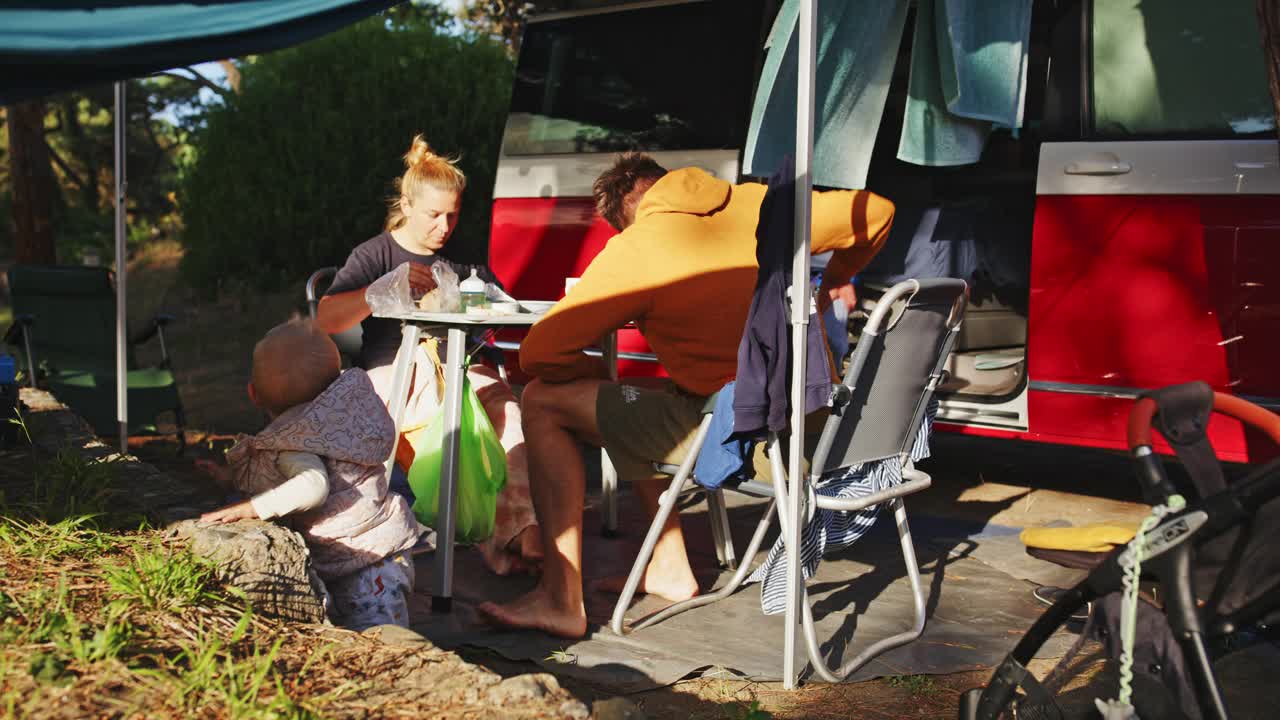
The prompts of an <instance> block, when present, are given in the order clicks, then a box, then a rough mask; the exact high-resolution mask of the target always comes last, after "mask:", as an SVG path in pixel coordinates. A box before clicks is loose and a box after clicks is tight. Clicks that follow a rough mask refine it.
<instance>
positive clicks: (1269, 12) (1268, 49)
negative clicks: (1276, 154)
mask: <svg viewBox="0 0 1280 720" xmlns="http://www.w3.org/2000/svg"><path fill="white" fill-rule="evenodd" d="M1257 1H1258V5H1257V8H1258V27H1259V28H1260V29H1261V30H1262V56H1263V58H1264V59H1265V60H1266V62H1267V77H1268V78H1269V79H1270V85H1271V102H1272V103H1273V104H1274V105H1275V108H1276V121H1277V130H1280V0H1257Z"/></svg>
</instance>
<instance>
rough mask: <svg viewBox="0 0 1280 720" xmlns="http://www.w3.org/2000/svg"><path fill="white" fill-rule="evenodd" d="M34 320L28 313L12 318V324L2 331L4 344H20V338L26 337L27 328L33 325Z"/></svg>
mask: <svg viewBox="0 0 1280 720" xmlns="http://www.w3.org/2000/svg"><path fill="white" fill-rule="evenodd" d="M35 321H36V318H35V316H34V315H31V314H29V313H23V314H21V315H14V316H13V324H12V325H10V326H9V328H8V329H7V330H5V331H4V342H5V344H6V345H17V344H18V343H20V342H22V336H23V335H27V334H28V333H27V328H29V327H31V325H32V324H33V323H35Z"/></svg>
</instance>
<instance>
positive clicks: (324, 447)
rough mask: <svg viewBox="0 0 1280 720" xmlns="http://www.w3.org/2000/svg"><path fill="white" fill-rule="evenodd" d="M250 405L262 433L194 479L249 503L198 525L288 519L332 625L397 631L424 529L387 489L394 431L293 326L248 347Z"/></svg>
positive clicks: (316, 341) (358, 374)
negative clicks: (264, 422) (261, 414)
mask: <svg viewBox="0 0 1280 720" xmlns="http://www.w3.org/2000/svg"><path fill="white" fill-rule="evenodd" d="M249 399H250V400H251V401H252V402H253V403H254V404H255V405H257V406H258V407H260V408H262V409H263V410H264V411H266V413H267V414H268V415H269V416H270V417H271V422H270V424H269V425H268V426H267V427H266V429H265V430H263V431H262V432H260V433H258V434H257V435H253V436H247V435H243V436H241V437H240V438H238V440H237V442H236V444H235V446H234V447H232V448H231V450H230V451H228V452H227V462H228V466H227V467H218V466H214V465H212V464H211V463H205V464H203V465H202V469H204V470H205V471H206V472H210V474H213V475H214V476H215V478H217V479H219V480H221V481H222V482H224V483H225V484H227V485H230V486H231V487H234V488H235V489H236V490H239V491H240V492H242V493H245V494H247V495H249V496H250V498H249V499H248V500H245V501H243V502H239V503H235V504H232V505H228V506H227V507H224V508H222V509H220V510H216V511H214V512H210V513H205V514H204V515H203V516H201V518H200V519H201V520H202V521H204V522H234V521H236V520H240V519H242V518H261V519H263V520H270V519H273V518H279V517H288V518H290V520H291V521H292V525H293V527H294V528H295V529H296V530H298V531H299V532H300V533H301V534H302V536H303V538H304V539H305V540H306V543H307V547H308V548H309V549H310V551H311V558H312V560H313V562H314V563H315V567H316V571H317V572H318V573H319V575H320V577H321V579H323V580H324V582H325V585H326V586H327V588H328V590H329V594H330V596H331V600H332V606H331V608H330V612H331V615H332V616H333V618H334V620H335V621H337V622H339V623H340V624H343V625H346V626H347V627H351V628H354V629H357V630H363V629H365V628H368V627H372V626H374V625H381V624H395V625H401V626H407V625H408V623H409V611H408V595H409V593H410V592H412V590H413V559H412V557H411V556H410V554H409V548H411V547H413V545H414V544H415V542H416V541H417V539H418V535H419V533H420V532H421V529H422V528H421V526H419V525H418V522H417V520H416V519H415V518H414V516H413V512H412V510H411V509H410V507H409V503H408V502H407V501H406V500H405V499H404V498H403V497H401V496H400V495H397V494H396V493H393V492H390V490H389V489H388V485H387V475H386V472H385V466H384V463H385V462H386V460H387V458H388V457H390V456H391V451H392V448H393V446H394V443H395V426H394V424H393V423H392V421H391V416H390V415H388V414H387V410H386V407H385V406H384V405H383V404H382V401H381V400H380V399H379V398H378V395H377V394H376V393H375V392H374V389H373V384H372V383H371V382H370V381H369V377H368V376H367V375H366V374H365V372H364V371H363V370H360V369H358V368H356V369H351V370H347V371H346V372H342V370H341V361H340V360H339V358H338V348H337V347H336V346H335V345H334V344H333V341H332V340H330V339H329V336H328V335H326V334H324V333H323V332H321V331H320V330H319V329H318V328H316V327H315V326H314V325H313V324H312V323H311V321H309V320H303V321H297V320H295V321H292V322H287V323H284V324H282V325H278V326H276V327H275V328H273V329H272V330H271V331H270V332H268V333H267V334H266V336H265V337H263V338H262V340H261V341H259V342H258V344H257V345H256V346H255V347H254V349H253V375H252V380H251V381H250V382H249Z"/></svg>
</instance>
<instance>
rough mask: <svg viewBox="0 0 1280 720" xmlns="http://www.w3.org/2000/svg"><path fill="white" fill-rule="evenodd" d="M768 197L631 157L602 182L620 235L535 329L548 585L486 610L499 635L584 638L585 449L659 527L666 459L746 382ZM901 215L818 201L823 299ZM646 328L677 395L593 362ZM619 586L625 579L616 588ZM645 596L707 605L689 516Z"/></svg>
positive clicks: (529, 361) (528, 391) (527, 355)
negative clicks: (604, 344)
mask: <svg viewBox="0 0 1280 720" xmlns="http://www.w3.org/2000/svg"><path fill="white" fill-rule="evenodd" d="M765 190H766V188H765V186H764V185H760V184H754V183H747V184H742V185H731V184H730V183H728V182H726V181H724V180H720V179H718V178H715V177H713V176H712V175H710V174H708V173H707V172H705V171H703V170H700V169H698V168H684V169H680V170H675V171H673V172H667V171H666V170H665V169H663V168H662V167H661V166H659V165H658V164H657V163H656V162H654V160H653V159H652V158H650V157H648V156H646V155H641V154H626V155H623V156H621V157H620V158H619V160H618V162H617V164H616V165H615V166H614V167H613V168H611V169H610V170H608V171H606V172H605V173H604V174H603V175H601V176H600V178H599V179H597V180H596V183H595V187H594V188H593V195H594V196H595V200H596V208H597V210H598V211H599V212H600V214H601V215H602V216H603V217H604V219H605V220H606V221H608V222H609V224H610V225H612V226H613V227H615V228H617V229H618V230H619V231H620V232H619V234H618V235H616V236H615V237H613V238H612V239H611V240H610V241H609V243H608V245H606V246H605V248H604V250H602V251H601V252H600V254H599V255H597V256H596V258H595V259H594V260H593V261H592V262H591V265H590V266H589V267H588V268H587V269H586V271H585V272H583V274H582V278H581V279H580V280H579V281H578V283H577V284H576V285H574V287H573V290H572V292H570V293H569V294H567V295H566V296H565V298H564V299H563V300H561V301H560V302H559V303H556V305H555V307H554V308H552V309H551V311H550V312H549V313H547V316H546V317H544V318H543V319H542V320H541V321H539V322H538V323H537V324H536V325H534V326H533V328H532V329H531V330H530V331H529V335H528V337H526V338H525V341H524V343H522V345H521V348H520V365H521V367H522V368H523V369H524V370H525V372H527V373H529V374H531V375H533V376H534V377H535V378H536V379H535V380H534V381H533V382H532V383H530V384H529V385H528V386H527V387H526V388H525V391H524V395H523V398H522V405H523V413H524V433H525V442H526V444H527V448H528V454H529V463H530V467H529V475H530V484H531V487H532V491H533V501H534V510H535V511H536V512H537V516H538V522H539V524H540V525H541V527H542V533H543V547H544V548H545V551H544V552H545V557H544V560H543V572H542V578H541V580H540V581H539V584H538V587H537V588H535V589H534V590H533V591H531V592H530V593H528V594H527V595H525V596H523V597H521V598H518V599H516V600H514V601H512V602H510V603H506V604H497V603H485V604H484V605H481V606H480V611H481V612H482V613H483V614H484V615H485V616H487V617H488V618H489V620H490V621H491V622H494V623H495V624H498V625H504V626H510V627H524V628H536V629H539V630H543V631H545V632H548V633H551V634H553V635H559V636H562V637H568V638H577V637H581V636H582V635H583V634H585V633H586V628H587V616H586V611H585V607H584V604H583V589H582V511H583V504H584V500H585V498H584V495H585V488H586V473H585V468H584V467H583V465H582V461H581V455H580V454H579V452H578V449H577V448H578V442H587V443H591V444H592V445H595V446H597V447H603V448H605V449H606V450H607V451H608V452H609V458H610V459H611V460H612V461H613V464H614V467H615V468H616V469H617V472H618V477H619V479H620V480H622V481H623V482H630V483H632V484H633V486H634V487H635V489H636V493H637V495H639V497H640V498H641V500H642V502H643V503H644V505H645V509H646V511H648V512H649V513H650V516H652V514H653V513H654V512H656V510H657V507H658V496H659V495H660V494H661V492H662V490H663V489H664V481H663V480H662V479H661V478H659V477H656V476H655V475H654V473H653V467H652V463H653V462H655V461H659V462H668V463H678V462H680V460H681V459H683V457H684V455H685V454H686V452H687V448H688V446H689V445H690V444H691V443H692V440H693V434H694V430H695V429H696V428H697V426H698V424H699V422H700V421H701V417H702V408H703V405H704V404H705V402H706V399H707V397H708V396H710V395H712V394H713V393H715V392H716V391H717V390H719V389H720V388H721V387H723V386H724V385H725V384H726V383H728V382H729V381H731V380H733V379H734V376H735V373H736V370H737V357H738V344H739V342H740V341H741V339H742V333H743V326H744V324H745V322H746V318H747V311H748V309H749V307H750V305H751V296H752V292H753V290H754V288H755V283H756V274H757V270H758V267H757V265H756V224H757V221H758V220H759V216H760V204H761V201H762V200H763V199H764V195H765ZM892 220H893V204H892V203H890V202H889V201H888V200H885V199H884V198H881V197H879V196H877V195H874V194H872V193H869V192H865V191H832V192H822V193H814V196H813V231H812V251H813V252H814V253H820V252H826V251H829V250H830V251H834V253H833V255H832V257H831V261H830V263H829V264H828V265H827V270H826V273H825V274H824V288H823V292H822V293H821V294H820V295H819V297H820V298H822V299H823V300H824V301H826V299H827V298H829V297H833V296H837V295H838V294H839V290H840V288H842V286H844V285H845V284H847V283H848V280H849V278H850V277H852V276H853V274H854V273H855V272H857V271H858V270H859V269H861V268H862V267H863V266H864V265H866V264H867V262H868V261H870V259H871V258H872V256H874V255H875V253H876V252H877V251H878V250H879V249H880V246H881V245H882V244H883V243H884V240H885V238H886V237H887V236H888V234H889V225H890V223H891V222H892ZM629 322H634V323H635V324H636V325H637V326H638V327H639V328H640V331H641V332H642V333H644V336H645V338H646V339H647V340H648V342H649V345H650V347H652V348H653V350H654V352H655V353H656V354H657V356H658V360H659V361H660V362H661V363H662V364H663V366H664V367H665V368H666V370H667V373H668V375H669V376H670V379H671V387H670V388H669V389H668V390H657V389H646V388H640V387H634V386H631V385H621V384H617V383H613V382H610V381H609V380H608V379H607V378H608V374H607V373H606V371H605V368H604V366H603V364H602V363H601V361H600V360H599V359H598V358H592V357H590V356H588V355H586V354H585V353H584V352H583V351H584V350H585V349H586V348H589V347H591V346H593V345H595V344H596V343H597V342H599V340H600V338H602V337H604V336H605V335H606V334H608V333H610V332H612V331H614V330H617V329H618V328H621V327H623V326H624V325H626V324H627V323H629ZM612 584H614V585H616V586H617V587H619V588H620V586H621V582H620V581H613V583H612ZM640 589H641V590H642V591H644V592H646V593H654V594H657V595H660V596H662V597H665V598H667V599H669V600H673V601H675V600H683V599H685V598H689V597H692V596H694V595H696V594H697V592H698V584H697V581H696V579H695V578H694V575H693V571H692V569H691V568H690V567H689V558H688V555H687V554H686V552H685V546H684V538H683V535H682V534H681V530H680V520H679V517H678V516H677V514H672V516H671V519H670V520H669V521H668V522H667V525H666V526H665V527H664V528H663V532H662V535H661V537H660V539H659V541H658V544H657V547H656V548H655V549H654V553H653V559H652V560H651V561H650V563H649V566H648V570H647V572H646V574H645V578H644V580H643V582H642V584H641V588H640Z"/></svg>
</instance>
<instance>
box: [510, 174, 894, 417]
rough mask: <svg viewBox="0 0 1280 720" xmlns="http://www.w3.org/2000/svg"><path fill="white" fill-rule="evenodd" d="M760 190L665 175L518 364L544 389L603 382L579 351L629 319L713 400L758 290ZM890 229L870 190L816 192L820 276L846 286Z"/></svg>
mask: <svg viewBox="0 0 1280 720" xmlns="http://www.w3.org/2000/svg"><path fill="white" fill-rule="evenodd" d="M765 190H766V187H765V186H764V185H760V184H755V183H749V184H743V185H730V184H729V183H727V182H725V181H724V180H720V179H718V178H715V177H712V176H711V175H709V174H708V173H706V172H704V171H702V170H700V169H698V168H684V169H682V170H675V171H672V172H670V173H667V175H665V176H664V177H663V178H662V179H660V180H658V182H656V183H655V184H654V185H653V187H651V188H650V189H649V191H648V192H646V193H645V196H644V198H643V199H642V200H641V202H640V206H639V207H638V208H637V209H636V221H635V223H634V224H632V225H631V227H629V228H627V229H626V230H625V231H623V232H621V233H619V234H618V235H616V236H614V237H613V238H612V239H610V240H609V243H608V244H607V245H606V246H605V248H604V250H602V251H601V252H600V254H599V255H597V256H596V257H595V259H594V260H592V261H591V265H589V266H588V267H587V269H586V270H585V271H584V272H583V274H582V279H581V280H579V281H578V283H577V284H576V285H574V287H573V291H572V292H570V293H569V294H568V295H566V296H565V298H564V299H563V300H561V301H560V302H558V303H556V305H555V307H553V308H552V309H551V311H550V312H548V313H547V315H546V317H544V318H543V319H542V320H540V321H539V322H538V323H537V324H536V325H534V326H533V328H532V329H530V331H529V335H528V337H526V338H525V340H524V342H523V343H521V346H520V366H521V367H522V368H523V369H524V371H525V372H527V373H529V374H531V375H533V376H535V377H538V378H542V379H543V380H547V381H549V382H566V381H569V380H575V379H578V378H583V377H597V378H603V377H607V375H606V374H605V372H604V367H603V365H602V364H601V362H600V360H599V359H598V358H592V357H589V356H587V355H586V354H584V353H583V352H582V351H583V349H585V348H588V347H591V346H592V345H595V344H596V343H597V342H599V341H600V338H602V337H603V336H604V335H606V334H607V333H609V332H611V331H613V330H616V329H618V328H620V327H622V326H623V325H625V324H627V323H628V322H633V321H634V322H635V323H636V325H637V326H638V327H639V328H640V331H641V332H642V333H644V336H645V339H646V340H648V341H649V346H650V347H652V348H653V351H654V353H656V354H657V356H658V360H659V361H661V362H662V364H663V366H664V367H666V369H667V373H668V374H669V375H670V376H671V379H672V381H673V382H675V384H676V385H678V386H680V387H681V388H683V389H685V390H686V391H688V392H691V393H694V394H697V395H710V394H711V393H713V392H715V391H717V390H719V389H720V388H721V387H723V386H724V385H725V383H728V382H729V381H730V380H733V379H734V376H735V375H736V373H737V365H738V344H739V342H740V341H741V340H742V332H743V329H744V328H743V326H744V324H745V323H746V319H747V310H748V308H749V307H750V305H751V294H752V292H753V291H754V290H755V283H756V272H757V270H758V267H757V265H756V235H755V233H756V223H757V221H758V220H759V217H760V203H761V201H763V200H764V194H765ZM892 221H893V203H891V202H889V201H888V200H885V199H884V198H882V197H880V196H878V195H875V194H873V193H870V192H866V191H861V190H841V191H832V192H821V193H814V195H813V235H812V244H811V247H812V251H813V252H814V253H822V252H826V251H828V250H834V251H836V252H835V253H834V254H833V255H832V258H831V262H830V263H829V264H828V265H827V270H826V272H827V275H828V277H829V278H838V279H842V280H847V279H848V278H850V277H852V276H853V274H854V273H855V272H857V271H858V270H860V269H862V267H863V266H865V265H866V264H867V262H868V261H870V260H871V258H872V256H874V255H875V254H876V252H877V251H879V249H880V246H881V245H882V244H883V243H884V240H885V238H886V237H887V236H888V234H889V225H890V223H891V222H892Z"/></svg>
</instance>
